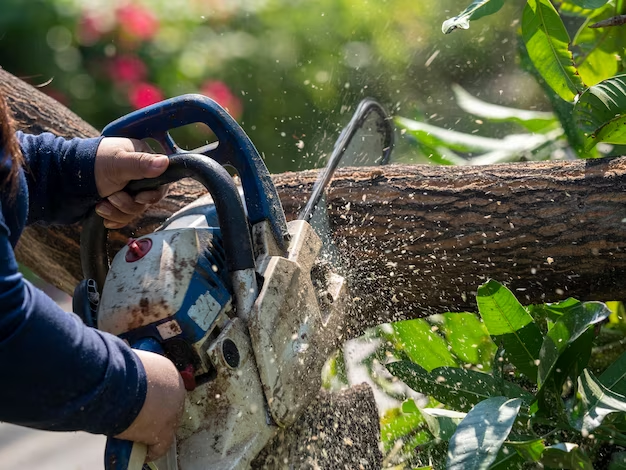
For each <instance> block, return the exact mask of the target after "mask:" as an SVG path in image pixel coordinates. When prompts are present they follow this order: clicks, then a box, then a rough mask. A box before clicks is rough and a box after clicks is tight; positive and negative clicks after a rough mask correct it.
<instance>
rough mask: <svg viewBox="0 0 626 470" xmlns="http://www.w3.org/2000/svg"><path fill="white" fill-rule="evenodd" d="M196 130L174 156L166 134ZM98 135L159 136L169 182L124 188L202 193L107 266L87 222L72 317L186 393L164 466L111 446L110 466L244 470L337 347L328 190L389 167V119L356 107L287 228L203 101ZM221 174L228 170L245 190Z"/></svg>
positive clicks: (251, 158) (223, 120) (93, 218)
mask: <svg viewBox="0 0 626 470" xmlns="http://www.w3.org/2000/svg"><path fill="white" fill-rule="evenodd" d="M193 123H203V124H206V125H207V126H208V127H209V128H210V129H211V131H212V132H213V133H214V134H215V136H216V138H217V141H216V142H215V143H212V144H209V145H206V146H204V147H200V148H197V149H195V150H191V151H183V150H182V149H181V148H180V147H179V146H178V145H177V144H176V142H175V141H174V140H173V138H172V137H171V135H170V133H169V131H170V130H172V129H175V128H177V127H182V126H185V125H188V124H193ZM102 134H103V135H104V136H116V137H128V138H134V139H154V140H155V141H156V142H158V143H159V144H160V145H161V146H162V148H163V150H164V151H165V153H167V154H169V159H170V163H169V167H168V169H167V170H166V171H165V173H164V174H163V175H161V176H160V177H158V178H153V179H146V180H140V181H133V182H131V183H130V184H129V185H128V186H127V188H126V190H127V191H128V192H130V193H131V194H132V193H137V192H139V191H142V190H146V189H153V188H155V187H158V186H160V185H163V184H168V183H172V182H175V181H178V180H180V179H182V178H192V179H194V180H196V181H198V182H200V183H201V184H202V185H203V186H204V187H205V188H206V189H207V191H208V193H209V195H208V196H205V197H203V198H200V200H198V201H196V202H194V203H192V204H191V205H189V206H188V207H186V208H184V209H182V210H181V211H179V212H177V213H175V214H173V215H172V216H171V217H170V218H169V219H168V220H167V221H166V222H165V223H163V225H161V226H160V227H159V228H158V229H157V230H155V231H154V232H152V233H149V234H148V235H145V236H142V237H139V238H137V239H131V240H129V242H128V244H127V245H126V246H125V247H123V248H122V249H121V250H120V251H119V252H118V253H117V254H116V255H115V257H114V258H113V260H112V261H111V262H110V261H109V256H108V251H107V230H106V229H105V227H104V225H103V221H102V219H101V218H100V217H98V216H97V215H96V214H95V212H93V213H92V214H91V215H90V216H89V217H88V218H87V219H86V220H85V221H84V223H83V230H82V234H81V247H80V250H81V263H82V268H83V273H84V276H85V280H83V281H82V282H81V283H80V284H79V285H78V287H77V289H76V292H75V295H74V311H75V313H77V314H78V315H79V316H81V318H82V319H83V321H84V322H85V323H86V324H87V325H89V326H93V327H97V328H99V329H101V330H103V331H107V332H109V333H112V334H115V335H118V336H119V337H120V338H122V339H124V340H125V341H127V342H128V344H130V345H131V346H132V347H133V348H136V349H145V350H148V351H152V352H156V353H159V354H163V355H165V356H167V357H168V358H169V359H170V360H171V361H172V362H173V363H174V364H175V365H176V367H177V369H178V370H179V371H180V374H181V376H182V378H183V382H184V384H185V388H186V390H187V395H186V400H185V411H184V415H183V419H182V420H181V424H180V427H179V428H178V430H177V433H176V445H175V446H173V447H172V449H171V450H170V452H169V453H168V455H166V456H165V457H164V458H163V459H161V460H159V461H158V462H156V463H155V464H145V465H144V460H145V457H146V448H145V446H143V445H139V444H133V443H131V442H129V441H123V440H119V439H115V438H109V439H108V441H107V446H106V449H105V468H106V469H107V470H118V469H124V470H132V469H142V468H144V469H145V468H159V469H161V470H163V469H170V470H171V469H180V470H196V469H203V470H204V469H224V470H234V469H243V468H248V467H249V465H250V463H251V461H252V460H253V459H254V458H255V457H256V455H257V454H258V453H259V452H260V451H261V450H262V449H263V447H265V445H266V444H267V443H268V442H269V441H270V439H272V437H274V436H275V434H276V433H277V432H278V430H279V429H280V428H282V427H287V426H290V425H291V424H293V423H294V422H295V420H296V419H297V418H298V417H299V416H300V415H301V413H302V412H303V410H304V408H305V407H306V406H307V405H308V404H309V403H310V402H311V401H312V400H313V399H314V397H315V396H316V394H317V393H318V391H319V389H320V386H321V370H322V367H323V364H324V362H325V360H326V358H327V357H328V356H329V354H330V353H331V352H332V350H331V349H332V348H334V347H336V346H334V345H333V342H332V341H328V338H329V337H330V338H332V337H338V336H339V335H340V331H341V328H342V316H343V314H344V312H345V311H346V309H347V308H349V302H350V297H349V296H348V295H347V285H346V279H345V277H344V276H342V275H341V273H340V272H339V271H340V270H339V269H338V264H337V259H338V258H337V251H336V249H335V248H334V247H333V245H332V241H331V238H330V235H329V222H328V217H327V213H326V206H325V190H326V189H327V188H328V186H329V183H330V181H331V179H332V176H333V173H334V171H335V169H336V168H337V167H338V166H341V165H346V164H349V165H351V166H355V165H377V164H384V163H386V162H387V161H388V159H389V154H390V152H391V148H392V145H393V129H392V126H391V124H390V120H389V118H388V117H387V115H386V113H385V111H384V109H383V108H382V107H381V106H380V105H379V104H378V103H376V102H375V101H373V100H370V99H366V100H364V101H363V102H361V104H360V105H359V107H358V108H357V110H356V112H355V114H354V117H353V118H352V120H351V121H350V123H349V124H348V126H347V127H346V128H345V129H344V130H343V132H342V133H341V135H340V137H339V139H338V141H337V143H336V144H335V147H334V150H333V153H332V155H331V157H330V159H329V162H328V164H327V166H326V167H325V168H324V169H323V170H322V171H321V172H320V176H319V178H318V180H317V182H316V184H315V185H314V188H313V193H312V196H311V197H310V199H309V201H308V202H307V204H306V207H305V208H304V210H303V211H302V213H301V214H300V216H299V217H298V219H296V220H293V221H291V222H289V223H287V222H286V218H285V214H284V211H283V209H282V206H281V203H280V199H279V196H278V193H277V191H276V188H275V187H274V184H273V183H272V180H271V178H270V175H269V172H268V170H267V168H266V166H265V164H264V163H263V160H262V158H261V156H260V155H259V153H258V151H257V150H256V148H255V147H254V145H253V144H252V142H251V141H250V139H249V138H248V136H247V135H246V134H245V132H244V131H243V129H242V128H241V127H240V126H239V125H238V124H237V122H236V121H235V120H234V119H233V118H232V117H231V116H230V115H229V114H228V113H227V112H226V111H225V110H224V109H223V108H221V107H220V106H219V105H218V104H217V103H216V102H214V101H213V100H211V99H209V98H207V97H204V96H201V95H184V96H180V97H177V98H173V99H169V100H166V101H163V102H160V103H157V104H155V105H152V106H149V107H147V108H144V109H141V110H139V111H135V112H133V113H131V114H129V115H127V116H124V117H122V118H120V119H118V120H117V121H114V122H113V123H111V124H109V125H108V126H107V127H106V128H105V129H104V130H103V132H102ZM344 157H345V158H344ZM226 167H230V168H232V169H234V170H235V171H236V173H237V175H238V176H239V179H240V181H241V190H239V189H238V188H237V186H236V185H235V181H234V179H233V177H232V176H231V174H230V173H229V172H228V171H227V169H226ZM148 465H151V466H150V467H148Z"/></svg>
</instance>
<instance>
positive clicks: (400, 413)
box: [380, 400, 433, 451]
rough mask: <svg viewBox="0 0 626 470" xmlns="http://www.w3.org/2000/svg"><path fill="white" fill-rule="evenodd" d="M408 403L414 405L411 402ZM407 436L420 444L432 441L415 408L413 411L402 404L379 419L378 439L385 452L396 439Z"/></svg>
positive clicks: (422, 419) (423, 421)
mask: <svg viewBox="0 0 626 470" xmlns="http://www.w3.org/2000/svg"><path fill="white" fill-rule="evenodd" d="M409 401H410V402H411V403H413V405H415V404H414V402H413V400H409ZM406 410H408V411H406ZM407 435H411V436H413V437H418V438H419V443H421V444H423V443H426V442H428V441H430V440H432V439H433V436H432V435H431V434H430V433H429V432H428V431H427V429H426V421H425V420H424V418H423V417H422V414H421V413H420V411H419V409H418V408H417V406H415V408H414V410H413V409H408V407H407V408H405V406H404V404H403V406H402V407H401V408H392V409H390V410H387V411H386V412H385V414H384V415H383V417H382V418H381V419H380V437H381V441H382V443H383V446H384V448H385V451H388V450H389V449H391V448H392V447H393V445H394V443H395V442H396V441H397V440H398V439H401V438H403V437H405V436H407Z"/></svg>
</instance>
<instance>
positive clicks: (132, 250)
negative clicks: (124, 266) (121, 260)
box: [126, 238, 152, 263]
mask: <svg viewBox="0 0 626 470" xmlns="http://www.w3.org/2000/svg"><path fill="white" fill-rule="evenodd" d="M126 245H127V246H128V251H127V252H126V262H127V263H134V262H135V261H138V260H140V259H141V258H143V257H144V256H146V254H148V252H149V251H150V248H152V240H150V239H149V238H141V239H139V240H136V239H134V238H129V239H128V243H127V244H126Z"/></svg>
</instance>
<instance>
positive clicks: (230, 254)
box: [80, 153, 254, 289]
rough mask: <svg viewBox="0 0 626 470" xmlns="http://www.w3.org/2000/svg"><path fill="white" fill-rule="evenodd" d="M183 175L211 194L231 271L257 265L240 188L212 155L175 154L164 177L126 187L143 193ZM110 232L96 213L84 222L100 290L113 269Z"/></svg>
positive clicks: (84, 247) (91, 270)
mask: <svg viewBox="0 0 626 470" xmlns="http://www.w3.org/2000/svg"><path fill="white" fill-rule="evenodd" d="M183 178H193V179H195V180H196V181H198V182H200V183H202V185H204V187H205V188H206V189H207V190H208V191H209V192H210V193H211V196H212V197H213V201H214V202H215V209H216V211H217V217H218V219H219V224H220V230H221V232H222V240H223V243H224V250H225V251H226V260H227V263H228V268H229V270H230V271H231V272H234V271H239V270H244V269H248V268H254V251H253V249H252V241H251V239H250V229H249V227H248V219H247V217H246V214H245V211H244V209H243V205H242V203H241V199H240V198H239V193H238V191H237V187H236V186H235V183H234V182H233V179H232V177H231V176H230V175H229V174H228V172H227V171H226V169H224V167H222V166H221V165H220V164H219V163H217V162H215V161H214V160H212V159H211V158H209V157H206V156H204V155H196V154H190V153H184V154H175V155H172V156H170V164H169V166H168V168H167V170H166V171H165V173H163V174H162V175H161V176H159V177H157V178H151V179H145V180H138V181H133V182H132V183H130V184H129V185H128V186H127V188H126V189H127V190H128V191H129V192H131V193H132V192H139V191H143V190H146V189H151V188H155V187H158V186H160V185H162V184H167V183H171V182H173V181H178V180H180V179H183ZM106 234H107V230H106V228H105V227H104V223H103V220H102V219H101V218H100V217H99V216H98V215H97V214H96V213H95V212H92V214H90V216H89V217H88V218H87V220H86V221H85V222H84V223H83V231H82V233H81V240H80V251H81V253H80V257H81V263H82V268H83V274H84V276H85V278H86V279H95V281H96V282H97V284H98V286H99V288H100V289H101V288H102V286H103V285H104V280H105V278H106V274H107V272H108V269H109V261H108V257H107V250H106V243H107V235H106Z"/></svg>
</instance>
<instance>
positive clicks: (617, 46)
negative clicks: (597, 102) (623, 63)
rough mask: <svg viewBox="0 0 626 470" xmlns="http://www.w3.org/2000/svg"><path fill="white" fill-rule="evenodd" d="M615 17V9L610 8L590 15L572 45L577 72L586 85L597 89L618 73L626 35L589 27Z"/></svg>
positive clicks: (608, 29)
mask: <svg viewBox="0 0 626 470" xmlns="http://www.w3.org/2000/svg"><path fill="white" fill-rule="evenodd" d="M614 14H615V9H614V7H613V6H612V5H607V6H606V7H605V8H602V10H598V11H597V14H592V15H589V16H588V17H587V18H586V20H585V22H584V23H583V24H582V25H581V26H580V28H579V29H578V32H577V33H576V36H575V37H574V41H573V42H572V45H573V46H574V62H575V64H576V68H577V70H578V73H579V74H580V76H581V77H582V79H583V81H584V82H585V83H586V84H587V85H595V84H597V83H599V82H601V81H602V80H606V79H608V78H610V77H612V76H613V75H615V74H616V73H617V72H618V71H619V68H620V63H619V60H618V55H619V54H621V52H622V51H623V50H624V47H625V46H626V38H625V37H624V35H623V34H614V31H615V30H614V28H590V27H589V26H590V25H591V24H593V23H595V22H596V21H601V20H605V19H608V18H611V17H612V16H613V15H614Z"/></svg>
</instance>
